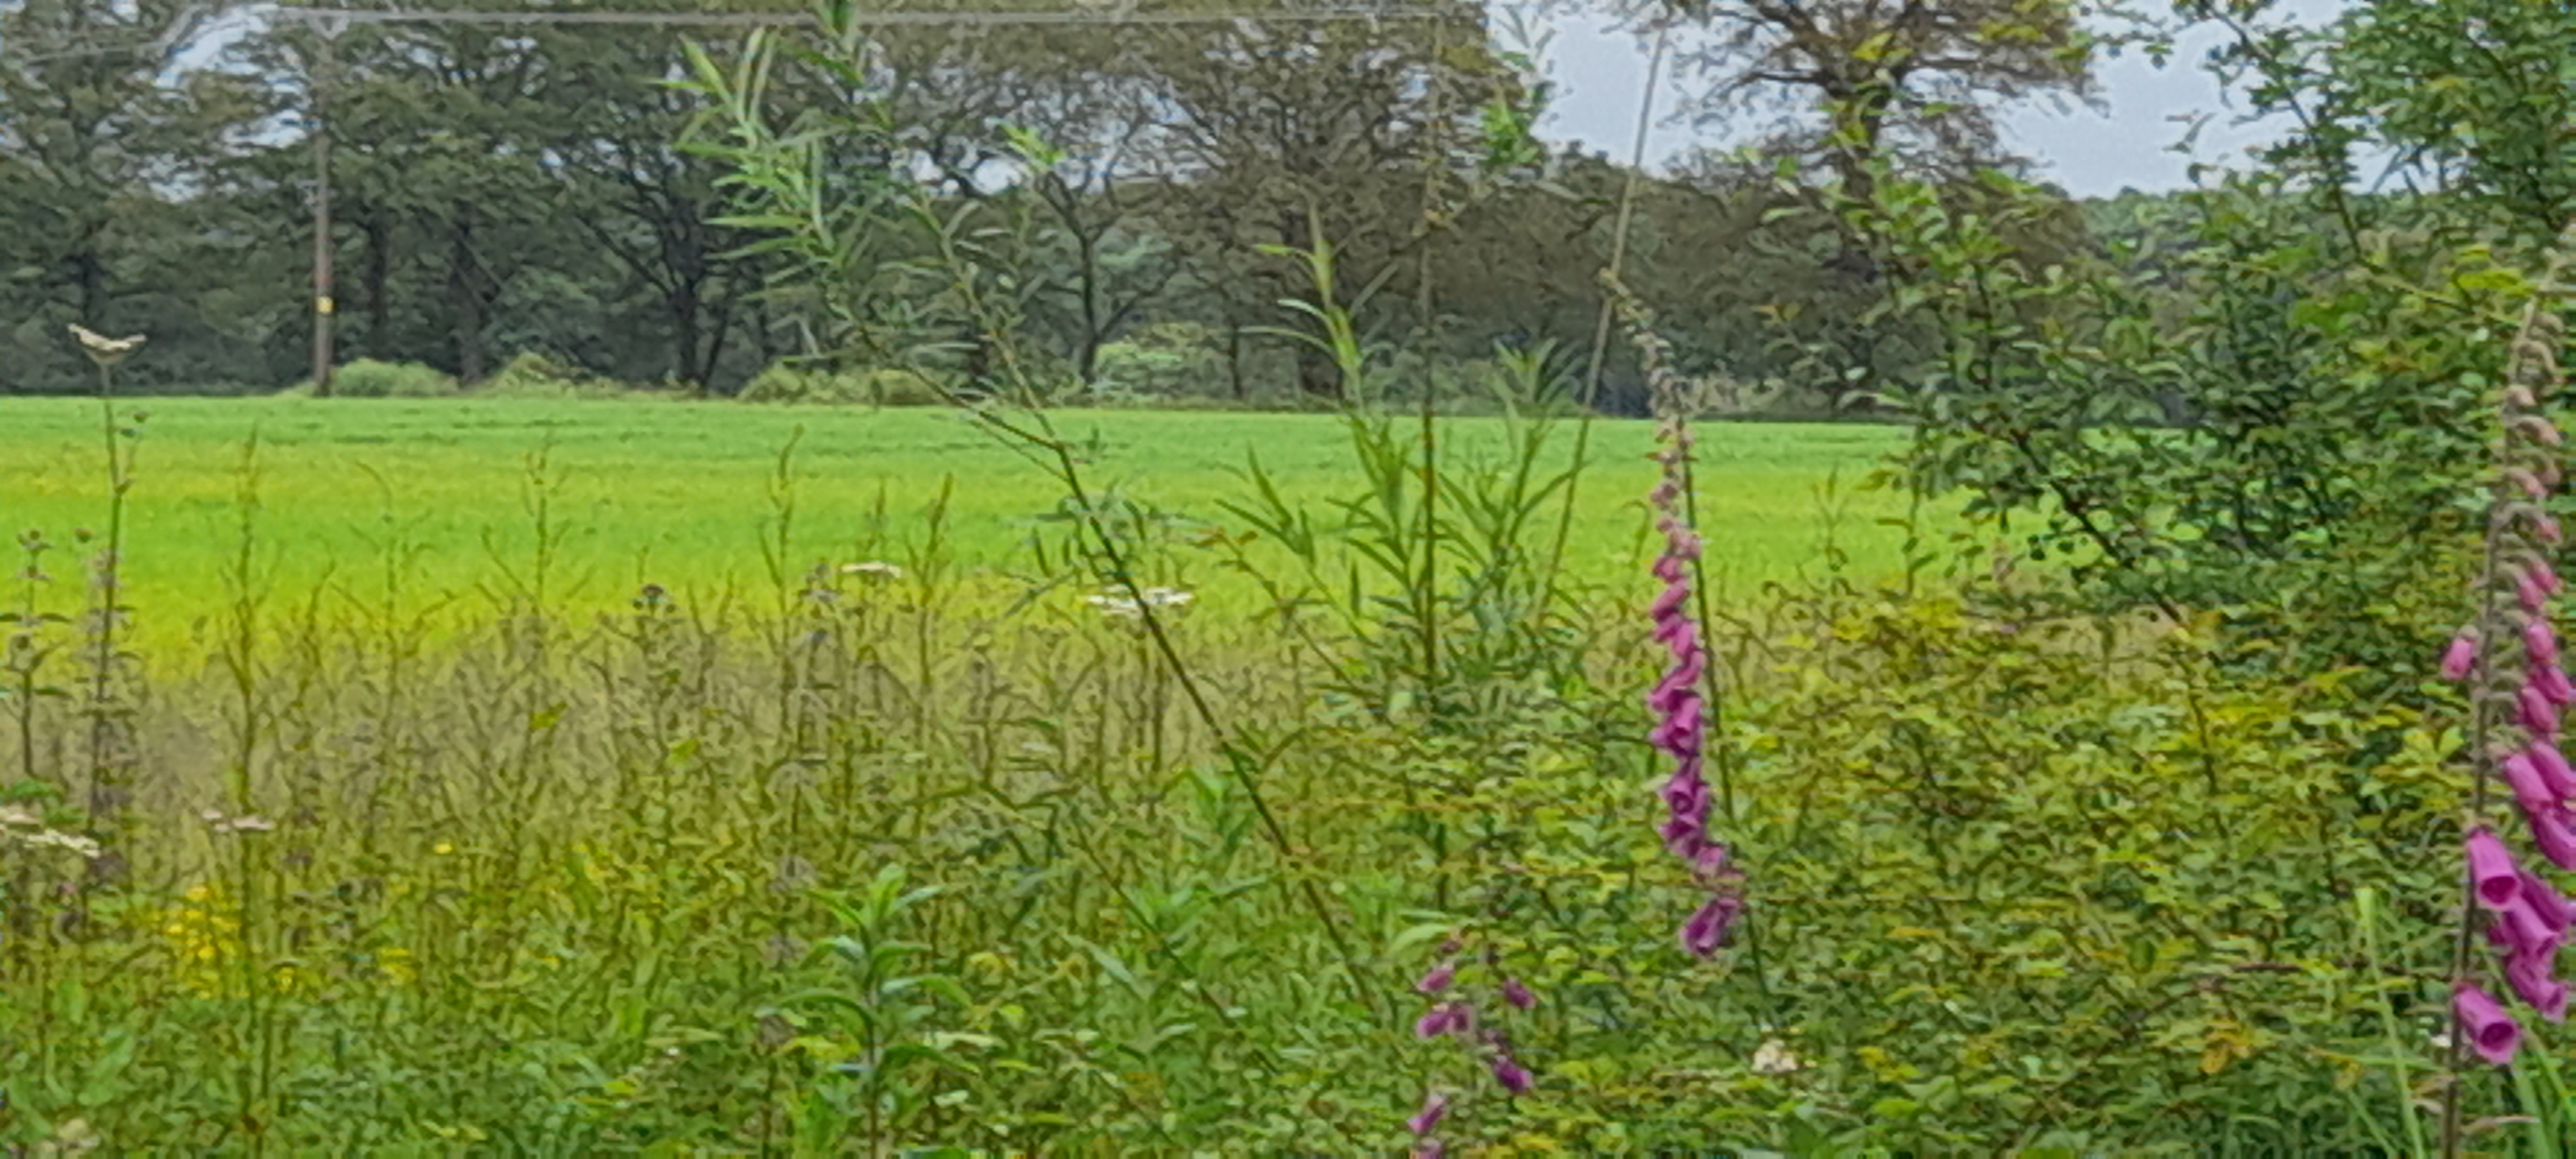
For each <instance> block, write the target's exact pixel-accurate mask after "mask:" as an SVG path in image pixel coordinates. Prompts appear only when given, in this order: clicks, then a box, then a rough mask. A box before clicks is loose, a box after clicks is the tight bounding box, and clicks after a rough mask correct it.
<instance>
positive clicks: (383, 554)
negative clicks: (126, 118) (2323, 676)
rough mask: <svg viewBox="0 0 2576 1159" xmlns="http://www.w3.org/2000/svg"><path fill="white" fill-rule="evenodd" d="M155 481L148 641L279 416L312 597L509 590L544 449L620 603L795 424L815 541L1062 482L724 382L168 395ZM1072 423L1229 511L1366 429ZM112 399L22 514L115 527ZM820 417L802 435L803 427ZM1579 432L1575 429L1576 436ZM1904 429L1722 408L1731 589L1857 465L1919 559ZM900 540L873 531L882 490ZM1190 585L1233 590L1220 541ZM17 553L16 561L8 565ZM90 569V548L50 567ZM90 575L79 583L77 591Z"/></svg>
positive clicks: (1635, 483)
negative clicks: (716, 394)
mask: <svg viewBox="0 0 2576 1159" xmlns="http://www.w3.org/2000/svg"><path fill="white" fill-rule="evenodd" d="M138 408H139V409H141V410H143V411H145V412H147V413H148V416H149V417H148V421H147V422H146V423H145V424H144V428H143V429H144V433H143V436H142V440H141V444H140V448H139V457H138V461H137V467H136V471H135V483H134V487H133V490H132V493H131V503H132V507H131V514H130V516H129V519H130V532H129V546H128V550H127V560H128V569H127V579H128V583H129V585H130V587H131V590H132V593H133V598H132V600H131V604H132V606H134V607H135V608H136V609H137V615H138V621H139V623H138V631H139V633H140V635H141V638H142V639H144V640H145V641H146V642H147V643H158V644H164V645H166V644H171V643H177V642H179V641H180V640H181V639H184V638H185V637H187V636H193V635H195V634H197V632H198V631H199V630H200V625H201V624H202V623H203V621H205V620H206V618H207V617H209V616H210V615H211V614H212V613H213V612H214V611H215V610H216V609H217V608H218V607H219V606H220V601H221V600H222V599H223V598H224V594H223V587H222V584H221V582H220V579H219V577H221V576H222V575H224V574H225V572H224V568H225V567H226V565H227V564H228V562H229V561H230V560H231V559H232V558H233V557H234V555H235V554H236V552H237V548H238V544H239V533H238V531H239V527H240V505H239V502H238V499H237V496H238V495H239V493H240V489H241V481H242V474H241V468H242V463H243V452H244V448H245V445H246V443H247V441H248V440H249V439H250V438H251V436H252V435H253V434H254V433H256V435H257V437H258V440H259V454H258V494H259V498H260V502H261V511H260V513H259V516H258V525H257V526H258V531H257V535H258V541H259V555H258V558H259V559H260V561H261V562H260V565H259V571H260V575H261V577H262V579H261V583H262V585H263V587H265V588H266V590H267V591H268V592H269V593H271V595H272V596H275V597H281V598H285V599H287V600H290V601H291V600H297V599H300V598H302V597H304V596H306V595H308V594H310V593H314V592H316V591H328V590H330V589H333V588H341V589H356V588H359V587H361V586H364V585H380V584H381V582H382V579H381V577H382V575H383V573H384V571H385V567H386V563H387V560H388V558H389V552H391V551H393V550H394V545H396V544H399V543H404V542H408V543H411V544H414V545H416V554H414V555H413V557H412V560H411V562H410V563H409V565H408V567H407V575H408V576H409V577H410V579H409V582H410V584H411V587H412V590H413V592H414V594H415V597H416V598H424V599H428V598H435V597H437V596H440V595H444V596H448V597H452V598H453V599H454V600H455V601H456V605H455V606H457V607H462V608H473V607H478V606H479V607H485V608H488V607H489V606H490V605H489V604H488V602H484V601H485V593H488V592H491V591H493V590H494V588H495V587H496V585H497V584H498V583H499V582H500V581H501V579H502V577H503V575H504V574H505V573H504V570H503V569H504V568H505V567H506V568H508V569H511V570H515V571H520V572H524V571H525V570H526V569H527V566H528V563H529V561H530V559H531V558H532V556H533V550H534V545H535V543H536V538H537V537H536V531H535V520H534V518H533V516H532V513H531V507H530V503H529V498H530V496H531V495H532V494H534V493H535V492H534V489H533V488H532V487H531V484H530V478H531V459H532V457H533V456H536V455H537V454H539V453H540V452H543V453H545V454H546V455H547V456H548V458H547V464H548V473H549V474H550V475H551V476H552V477H553V478H555V479H556V480H557V482H556V484H555V486H554V487H553V489H552V498H551V518H552V519H553V521H554V522H555V524H556V526H557V527H558V529H559V533H560V535H561V549H560V550H561V563H560V567H559V569H558V571H557V573H556V574H557V575H558V577H559V582H558V583H557V584H556V585H555V595H557V596H558V597H560V598H562V599H563V600H565V601H566V602H567V603H568V604H569V605H570V606H573V607H579V606H580V604H581V603H582V602H583V601H591V602H595V603H597V604H598V605H599V606H600V607H601V608H602V609H603V610H605V609H607V608H613V607H618V606H622V604H623V602H624V600H625V598H626V595H627V593H629V592H631V591H632V590H633V589H634V587H635V586H636V585H637V584H639V583H642V582H645V581H648V580H649V581H652V582H657V583H661V584H663V585H665V586H667V587H669V588H671V589H672V590H673V591H675V592H679V593H683V594H688V593H696V594H700V595H704V594H707V593H710V592H713V591H715V590H718V589H724V588H733V589H736V590H741V589H746V588H765V586H766V585H767V583H768V580H767V567H766V564H765V563H764V556H763V551H762V546H761V542H762V536H763V534H764V530H763V529H764V526H765V525H766V524H768V523H769V522H770V521H771V519H772V508H771V500H770V492H771V479H772V477H773V474H774V472H775V471H776V469H777V465H778V461H779V456H780V452H781V450H782V449H783V448H785V447H787V446H788V445H789V443H790V441H791V439H793V440H795V446H796V451H795V456H794V471H795V477H796V480H797V482H796V488H795V490H796V509H797V517H796V538H797V541H798V543H799V545H800V546H799V547H798V548H796V549H795V551H794V553H793V555H794V558H793V560H792V562H793V563H794V564H795V565H796V566H797V567H799V568H801V567H803V566H806V565H808V564H811V563H813V562H816V561H818V560H824V559H830V560H836V561H843V562H846V561H847V560H848V559H850V558H851V557H853V556H856V555H859V554H861V553H870V554H874V555H877V556H880V557H883V558H889V559H902V558H904V557H905V555H906V554H907V552H908V551H909V550H910V549H911V548H912V547H915V546H917V545H918V543H919V541H920V540H921V539H922V537H923V536H924V534H925V531H926V524H925V521H924V519H923V517H922V516H923V512H924V510H925V509H926V508H927V506H928V505H929V504H930V503H932V502H933V500H934V498H935V497H936V496H937V495H938V493H939V492H940V491H941V490H942V488H943V487H944V486H948V485H949V484H950V482H951V481H953V486H954V494H953V498H952V500H951V503H950V507H949V516H950V518H949V532H948V534H949V539H950V544H949V546H950V549H951V550H952V551H953V552H954V555H955V557H956V559H957V561H958V562H959V563H960V564H962V565H964V566H965V567H967V568H970V569H972V568H1007V567H1008V566H1010V565H1011V564H1012V563H1013V562H1014V560H1015V558H1021V557H1022V553H1024V552H1025V550H1026V546H1025V545H1026V543H1027V541H1028V539H1029V537H1030V535H1031V534H1032V532H1033V531H1034V530H1036V529H1037V528H1038V527H1039V526H1040V522H1039V517H1041V516H1043V515H1044V514H1045V513H1047V512H1048V511H1050V510H1051V509H1053V508H1054V507H1055V505H1056V501H1057V495H1056V492H1055V490H1054V485H1053V482H1052V481H1051V480H1050V479H1049V478H1048V477H1047V476H1046V475H1045V474H1044V473H1043V472H1041V471H1040V470H1038V469H1037V468H1036V467H1034V466H1032V465H1030V464H1029V463H1028V462H1026V461H1025V460H1023V459H1022V458H1020V457H1019V456H1018V455H1016V454H1014V453H1012V452H1011V451H1009V450H1007V449H1005V448H1004V447H1002V446H1000V445H999V444H997V443H996V442H995V441H994V440H993V439H992V438H991V437H989V436H988V435H987V434H985V433H984V432H982V431H980V430H978V429H976V428H975V427H974V426H972V425H970V424H969V423H968V422H966V421H965V420H963V419H962V418H960V417H959V416H956V415H954V414H950V413H946V412H939V411H921V410H888V411H881V412H869V411H863V410H849V409H801V408H761V407H751V406H743V405H734V404H724V403H678V402H556V401H516V400H464V401H458V400H435V401H394V400H384V401H376V400H321V401H317V400H311V399H291V398H279V399H253V400H204V399H153V400H142V401H138V402H135V403H133V404H131V405H130V406H124V407H121V408H120V409H121V410H131V409H138ZM1057 421H1058V423H1059V425H1060V428H1061V429H1062V430H1064V431H1065V432H1067V433H1068V434H1074V435H1081V436H1090V435H1094V434H1096V435H1097V437H1098V439H1099V442H1100V445H1101V447H1102V453H1101V455H1100V456H1099V457H1098V459H1097V460H1095V461H1094V462H1093V463H1092V465H1091V468H1090V469H1091V471H1092V472H1093V474H1094V475H1095V477H1096V478H1097V480H1099V481H1100V482H1101V483H1103V484H1106V485H1110V486H1114V487H1115V488H1117V489H1118V490H1119V491H1120V492H1121V493H1123V494H1125V495H1127V496H1130V497H1133V498H1136V499H1138V500H1141V501H1145V502H1148V503H1150V504H1152V505H1154V506H1156V507H1158V508H1161V509H1164V510H1167V511H1170V512H1173V513H1175V514H1178V515H1180V516H1183V517H1185V518H1190V519H1198V520H1206V521H1212V522H1220V523H1222V522H1225V521H1226V520H1227V516H1226V514H1225V512H1224V510H1223V507H1222V504H1223V503H1224V502H1225V501H1227V500H1229V499H1234V498H1237V497H1240V496H1242V495H1244V494H1246V493H1247V485H1246V483H1245V482H1244V480H1243V478H1242V476H1241V474H1240V471H1241V469H1242V467H1243V466H1244V464H1245V463H1246V462H1247V459H1248V457H1249V456H1251V455H1254V454H1258V455H1259V457H1260V460H1261V462H1262V463H1263V464H1264V465H1265V466H1266V467H1268V468H1269V470H1270V471H1272V472H1273V473H1274V475H1275V476H1276V477H1277V478H1278V479H1279V480H1280V482H1281V484H1282V486H1283V488H1284V489H1285V490H1286V491H1287V493H1288V494H1289V495H1290V497H1291V498H1292V499H1294V500H1296V501H1298V502H1302V503H1306V504H1309V505H1311V506H1312V507H1313V508H1314V509H1315V510H1316V511H1317V514H1318V518H1319V520H1320V519H1321V518H1322V517H1323V515H1324V513H1325V512H1326V511H1328V510H1329V507H1328V504H1329V501H1330V500H1331V499H1333V498H1335V497H1339V496H1347V495H1350V494H1352V493H1353V491H1354V490H1355V489H1356V488H1357V485H1358V484H1357V480H1356V476H1355V475H1354V473H1353V468H1352V467H1351V465H1350V459H1349V451H1348V446H1347V442H1346V440H1345V436H1344V434H1343V432H1342V430H1341V428H1340V427H1339V425H1338V424H1337V422H1336V421H1335V420H1333V419H1331V418H1329V417H1324V416H1283V415H1255V414H1177V413H1139V412H1068V413H1063V414H1060V415H1058V416H1057ZM98 422H99V415H98V409H97V405H96V403H95V402H94V401H86V400H80V399H12V400H6V401H0V465H5V470H4V471H0V527H5V528H7V529H8V530H9V531H11V532H12V533H14V532H16V531H17V530H20V529H24V528H29V527H35V528H42V529H44V530H45V531H46V532H48V533H49V534H50V535H51V536H52V537H53V538H54V540H55V541H56V542H57V543H63V544H68V543H69V542H70V540H71V533H72V532H73V530H74V529H75V528H82V527H91V528H95V527H99V526H102V525H103V522H102V521H103V520H104V518H105V511H106V501H105V500H106V494H107V484H106V480H105V475H104V471H103V469H102V461H103V453H102V451H101V435H100V431H99V426H98ZM1450 429H1451V432H1452V433H1451V436H1450V437H1451V439H1452V440H1453V441H1452V449H1453V452H1455V453H1465V454H1474V453H1477V451H1478V449H1479V448H1480V447H1483V448H1494V447H1496V446H1497V445H1498V444H1497V441H1496V437H1495V436H1496V434H1497V433H1498V424H1496V423H1495V422H1493V421H1490V420H1453V421H1452V423H1451V428H1450ZM800 431H801V432H802V434H801V437H799V432H800ZM1570 434H1571V428H1570V427H1569V428H1568V429H1567V430H1566V432H1565V433H1564V434H1563V435H1560V437H1559V439H1558V444H1559V452H1558V453H1559V455H1560V456H1561V455H1563V454H1564V453H1565V446H1566V444H1567V442H1568V438H1567V437H1566V436H1569V435H1570ZM1899 437H1900V436H1899V435H1898V434H1897V433H1896V432H1894V431H1892V430H1889V429H1886V428H1879V427H1866V426H1824V425H1817V426H1791V425H1745V426H1720V427H1713V428H1711V429H1710V430H1708V431H1707V432H1706V435H1705V438H1704V442H1703V466H1702V468H1701V470H1702V474H1701V482H1702V489H1703V494H1704V496H1705V503H1706V510H1705V511H1704V513H1703V522H1704V523H1705V524H1706V529H1707V531H1708V533H1709V537H1710V540H1711V542H1712V549H1711V553H1710V560H1711V563H1712V565H1713V567H1714V568H1715V573H1716V574H1717V575H1718V576H1719V577H1722V582H1723V583H1725V584H1726V585H1727V586H1728V587H1729V588H1730V589H1731V590H1739V591H1740V590H1745V589H1746V588H1748V587H1749V586H1751V585H1757V584H1759V583H1761V582H1764V581H1769V580H1777V579H1788V578H1793V577H1795V576H1796V575H1798V574H1799V573H1800V572H1801V571H1802V569H1811V568H1812V567H1813V566H1814V561H1815V560H1816V558H1817V554H1818V548H1819V545H1820V543H1821V540H1822V536H1823V533H1824V527H1825V524H1826V521H1827V519H1826V515H1825V510H1826V502H1825V498H1824V489H1825V484H1826V483H1827V480H1828V479H1829V478H1834V477H1838V478H1839V479H1840V481H1841V485H1840V486H1839V488H1838V490H1839V492H1840V496H1841V497H1840V498H1839V499H1838V500H1836V505H1837V506H1839V507H1840V508H1841V515H1840V518H1839V520H1838V521H1837V526H1838V528H1839V530H1838V531H1837V532H1836V535H1837V536H1838V542H1840V543H1841V544H1842V545H1843V546H1844V547H1845V548H1846V549H1847V550H1849V551H1850V552H1851V555H1852V558H1853V564H1854V567H1855V568H1856V569H1857V570H1859V571H1861V572H1863V573H1871V572H1884V571H1887V570H1889V569H1891V568H1892V567H1894V566H1895V559H1896V556H1895V541H1896V536H1895V533H1894V532H1892V531H1890V530H1889V529H1887V528H1885V527H1883V526H1881V525H1879V524H1878V523H1877V520H1878V519H1880V518H1882V517H1885V516H1889V515H1895V514H1901V512H1902V508H1901V500H1900V499H1898V498H1897V497H1895V496H1891V495H1888V494H1885V493H1862V492H1859V490H1858V487H1857V483H1858V481H1859V480H1860V479H1861V478H1862V477H1863V476H1864V475H1866V474H1867V473H1868V472H1869V470H1870V469H1871V468H1872V467H1873V466H1874V465H1876V464H1877V463H1878V461H1879V460H1880V458H1881V457H1882V456H1883V455H1884V454H1885V453H1886V452H1887V451H1889V450H1890V449H1892V448H1893V447H1894V446H1895V445H1896V441H1897V439H1898V438H1899ZM1595 438H1596V442H1595V452H1596V456H1595V462H1596V464H1597V466H1596V469H1595V470H1594V471H1593V472H1592V473H1591V475H1590V476H1589V477H1588V478H1587V480H1586V481H1585V483H1584V486H1583V491H1582V504H1581V511H1580V518H1579V519H1578V520H1577V522H1576V529H1577V530H1576V541H1575V547H1574V550H1573V553H1572V564H1571V566H1572V567H1574V568H1576V569H1578V571H1579V573H1580V574H1581V576H1582V577H1583V578H1586V579H1590V580H1594V581H1601V582H1613V581H1616V580H1617V579H1618V578H1619V577H1620V576H1621V575H1622V574H1623V570H1624V569H1631V568H1634V567H1637V566H1640V565H1641V559H1642V556H1641V555H1640V545H1641V544H1642V543H1643V532H1644V529H1645V520H1644V515H1643V507H1642V503H1641V496H1642V495H1643V494H1644V492H1645V491H1646V490H1647V488H1648V487H1649V486H1650V485H1651V482H1652V467H1651V465H1650V464H1649V463H1648V462H1647V461H1646V460H1645V457H1644V456H1645V455H1646V453H1647V451H1648V449H1649V439H1650V431H1649V429H1648V427H1647V426H1646V425H1645V424H1643V423H1636V422H1611V423H1604V424H1601V425H1600V426H1599V427H1597V428H1596V435H1595ZM880 510H882V511H883V512H884V513H885V519H884V521H883V533H882V534H883V538H882V539H880V540H877V541H876V542H875V543H874V544H873V546H871V545H870V542H869V536H870V534H871V532H870V528H871V527H872V525H874V524H875V522H876V521H875V519H874V513H875V512H877V511H880ZM1183 558H1184V565H1183V566H1184V567H1185V568H1187V571H1186V572H1185V573H1184V578H1186V579H1187V580H1189V581H1190V582H1205V583H1207V584H1209V585H1211V586H1214V587H1217V588H1219V589H1222V588H1223V587H1224V585H1225V583H1226V580H1225V579H1224V578H1223V577H1222V576H1221V575H1220V574H1219V573H1218V571H1217V569H1216V568H1215V567H1214V560H1213V559H1212V558H1211V559H1206V560H1204V561H1200V562H1195V563H1192V562H1189V561H1188V557H1187V556H1186V555H1185V556H1184V557H1183ZM10 570H11V571H13V572H14V571H15V570H16V568H15V564H14V562H13V563H12V565H11V566H10ZM50 570H52V571H53V572H54V573H55V574H56V575H57V576H58V577H59V576H64V575H66V574H67V573H72V572H75V571H76V570H77V569H76V568H75V567H74V565H73V563H72V560H71V558H70V557H69V556H67V555H58V556H56V557H55V558H54V559H53V560H52V561H51V563H50ZM64 594H68V593H64Z"/></svg>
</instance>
